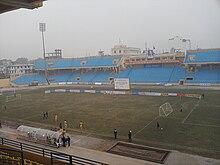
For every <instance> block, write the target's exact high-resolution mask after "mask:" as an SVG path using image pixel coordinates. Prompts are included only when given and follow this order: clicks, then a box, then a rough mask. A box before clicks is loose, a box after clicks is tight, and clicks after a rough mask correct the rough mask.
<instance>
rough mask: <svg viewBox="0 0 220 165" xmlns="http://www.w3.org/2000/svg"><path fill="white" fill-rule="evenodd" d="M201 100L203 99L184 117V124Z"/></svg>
mask: <svg viewBox="0 0 220 165" xmlns="http://www.w3.org/2000/svg"><path fill="white" fill-rule="evenodd" d="M200 101H201V100H199V101H198V102H197V103H196V104H195V105H194V107H193V108H192V109H191V111H190V112H189V114H188V115H187V116H186V117H185V118H184V119H183V121H182V124H184V123H185V121H186V120H187V119H188V118H189V116H190V115H191V113H192V112H193V111H194V110H195V109H196V107H198V106H199V103H200Z"/></svg>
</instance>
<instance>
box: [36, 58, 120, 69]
mask: <svg viewBox="0 0 220 165" xmlns="http://www.w3.org/2000/svg"><path fill="white" fill-rule="evenodd" d="M120 58H121V56H109V57H96V58H83V59H62V60H47V62H46V64H47V66H46V67H47V69H48V70H50V69H72V68H96V67H110V66H116V65H117V63H118V61H119V60H120ZM44 68H45V61H44V60H38V61H36V63H35V70H42V69H44Z"/></svg>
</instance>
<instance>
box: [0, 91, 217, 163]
mask: <svg viewBox="0 0 220 165" xmlns="http://www.w3.org/2000/svg"><path fill="white" fill-rule="evenodd" d="M151 90H152V89H151ZM152 91H161V90H156V89H155V90H152ZM166 91H169V92H182V93H200V94H201V93H204V94H205V99H204V100H198V99H195V98H182V99H181V100H180V99H179V98H177V97H149V96H130V95H104V94H83V93H82V94H80V93H78V94H76V93H51V94H44V90H43V89H38V90H32V91H26V92H18V93H20V94H21V95H22V98H21V100H16V101H10V102H7V103H6V102H5V98H6V95H3V96H0V105H1V106H0V119H2V120H9V121H16V122H18V123H23V124H26V125H29V126H36V127H44V128H55V127H58V126H59V123H60V122H63V121H64V120H67V122H68V131H73V132H74V133H82V134H84V133H85V134H89V135H90V136H95V137H101V138H105V139H112V140H113V130H114V128H117V130H118V136H119V140H124V141H127V134H128V131H129V130H130V129H131V130H132V134H133V142H134V143H139V144H144V145H149V146H154V147H162V148H167V149H175V150H179V151H183V152H187V153H193V154H199V155H202V156H208V157H213V158H217V159H220V140H219V139H220V120H219V119H220V92H219V91H208V90H205V91H202V90H163V92H166ZM8 95H10V94H8ZM165 102H169V103H170V104H171V105H172V107H173V109H174V112H173V113H172V114H170V115H169V116H168V117H158V109H159V106H160V105H162V104H163V103H165ZM5 105H6V106H7V110H5V108H4V107H5ZM181 106H183V112H180V107H181ZM45 111H48V112H49V118H48V119H43V112H45ZM55 114H58V121H57V122H55V121H54V115H55ZM80 120H82V121H83V122H84V128H83V130H82V131H80V129H79V121H80ZM156 122H159V123H160V126H161V127H163V130H157V129H156Z"/></svg>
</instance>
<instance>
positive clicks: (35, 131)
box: [17, 125, 63, 145]
mask: <svg viewBox="0 0 220 165" xmlns="http://www.w3.org/2000/svg"><path fill="white" fill-rule="evenodd" d="M17 133H18V138H19V139H22V140H28V141H32V142H39V143H43V144H47V145H57V142H59V143H60V142H61V138H62V136H63V135H62V132H59V131H57V132H56V131H51V130H46V129H41V128H34V127H28V126H24V125H21V126H19V127H18V128H17Z"/></svg>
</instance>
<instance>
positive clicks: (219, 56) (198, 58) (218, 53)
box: [184, 49, 220, 63]
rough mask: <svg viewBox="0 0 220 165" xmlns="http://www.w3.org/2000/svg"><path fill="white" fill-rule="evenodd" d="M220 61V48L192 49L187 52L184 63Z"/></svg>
mask: <svg viewBox="0 0 220 165" xmlns="http://www.w3.org/2000/svg"><path fill="white" fill-rule="evenodd" d="M215 62H217V63H219V62H220V49H213V50H209V49H205V50H194V51H192V50H190V51H187V52H186V56H185V60H184V63H215Z"/></svg>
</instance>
